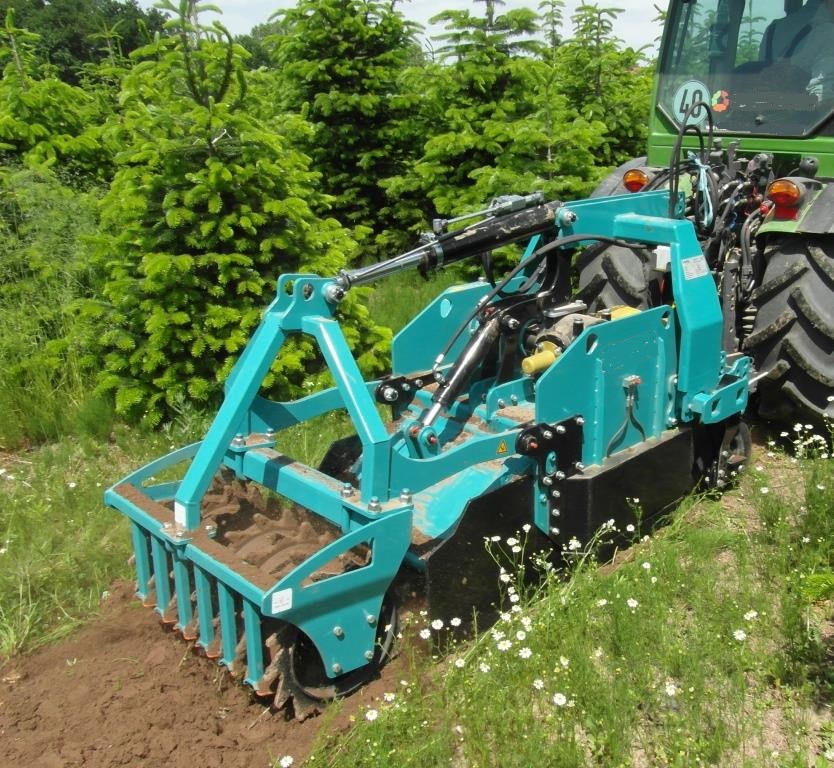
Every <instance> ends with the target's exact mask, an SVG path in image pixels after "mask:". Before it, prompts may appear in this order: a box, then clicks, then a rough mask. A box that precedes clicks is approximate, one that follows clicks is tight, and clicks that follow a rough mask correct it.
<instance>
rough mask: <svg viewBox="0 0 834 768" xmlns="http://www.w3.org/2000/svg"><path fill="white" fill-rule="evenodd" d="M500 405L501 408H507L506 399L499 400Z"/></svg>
mask: <svg viewBox="0 0 834 768" xmlns="http://www.w3.org/2000/svg"><path fill="white" fill-rule="evenodd" d="M498 407H499V408H506V407H507V403H506V401H505V400H499V401H498Z"/></svg>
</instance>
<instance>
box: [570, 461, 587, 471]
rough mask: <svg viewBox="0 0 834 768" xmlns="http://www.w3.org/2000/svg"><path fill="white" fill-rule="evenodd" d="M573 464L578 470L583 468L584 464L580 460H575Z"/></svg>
mask: <svg viewBox="0 0 834 768" xmlns="http://www.w3.org/2000/svg"><path fill="white" fill-rule="evenodd" d="M573 466H574V467H576V469H577V470H578V471H579V472H581V471H582V470H583V469H585V465H584V464H583V463H582V462H581V461H577V462H576V464H574V465H573Z"/></svg>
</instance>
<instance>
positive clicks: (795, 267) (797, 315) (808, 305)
mask: <svg viewBox="0 0 834 768" xmlns="http://www.w3.org/2000/svg"><path fill="white" fill-rule="evenodd" d="M765 260H766V264H767V266H766V267H765V273H764V278H763V280H762V283H761V285H760V286H759V287H758V288H756V289H755V291H754V292H753V295H752V301H753V306H754V307H755V309H756V320H755V323H754V325H753V332H752V333H751V334H750V336H748V337H747V338H746V339H745V340H744V350H745V351H746V352H747V353H748V354H749V355H750V356H751V357H752V358H753V360H754V361H755V363H756V368H757V370H758V371H759V372H760V373H766V372H770V375H769V376H766V377H765V378H763V379H762V380H761V381H760V382H759V387H758V410H759V414H760V415H761V416H763V417H764V418H766V419H772V420H775V421H782V422H787V421H789V420H796V419H800V418H801V419H808V420H811V421H814V422H816V424H817V425H820V424H822V423H824V422H825V420H826V419H831V418H834V402H832V396H834V239H832V238H830V237H828V238H826V237H807V238H803V237H782V238H779V239H777V240H773V241H772V242H771V243H770V244H769V245H768V246H767V248H766V249H765Z"/></svg>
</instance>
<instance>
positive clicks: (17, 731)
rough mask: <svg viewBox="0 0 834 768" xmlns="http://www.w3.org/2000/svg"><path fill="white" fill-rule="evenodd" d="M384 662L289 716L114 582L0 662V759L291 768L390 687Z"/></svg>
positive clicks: (169, 767)
mask: <svg viewBox="0 0 834 768" xmlns="http://www.w3.org/2000/svg"><path fill="white" fill-rule="evenodd" d="M396 666H397V665H396V663H395V664H394V665H392V667H391V669H390V670H386V671H385V678H383V679H379V680H375V681H373V682H372V683H371V684H370V685H368V686H366V687H365V688H364V689H362V690H361V691H359V692H357V693H356V694H354V695H352V696H350V697H349V698H348V699H346V700H344V702H343V703H342V705H341V706H340V707H339V708H338V713H337V714H336V715H335V717H331V716H327V717H314V718H311V719H309V720H307V721H305V722H303V723H299V722H297V721H295V720H294V719H288V718H287V716H286V715H285V713H283V712H278V713H274V712H270V710H269V709H267V708H266V707H264V705H263V704H261V703H259V702H258V701H256V700H254V699H253V696H252V695H251V694H250V693H249V691H248V690H247V689H246V688H244V687H243V686H241V685H239V684H238V683H237V682H235V681H234V680H233V679H231V677H230V676H229V675H228V673H226V672H225V671H223V670H222V669H221V668H220V667H218V666H217V664H216V663H215V662H212V661H210V660H208V659H206V658H202V657H198V656H197V655H196V654H195V653H194V652H193V650H192V649H191V647H190V645H189V644H187V643H185V642H184V641H183V640H182V639H181V638H180V637H179V636H178V635H176V634H174V633H173V632H171V631H168V630H166V629H165V628H164V627H162V626H161V625H160V623H159V621H158V620H157V617H156V614H155V613H153V612H152V611H151V610H149V609H147V608H143V607H141V605H140V604H139V601H138V600H137V599H136V598H135V596H134V593H133V585H132V584H129V583H126V582H125V583H118V584H116V585H114V587H113V590H112V591H111V594H110V596H109V597H108V598H107V599H106V600H105V602H104V604H103V608H102V613H101V615H100V616H99V617H97V618H95V619H93V620H92V621H91V622H90V623H89V624H87V625H86V626H85V627H84V628H83V629H82V630H81V631H79V632H78V633H76V634H75V635H73V637H71V638H70V639H69V640H67V641H65V642H62V643H60V644H57V645H52V646H49V647H46V648H43V649H41V650H39V651H36V652H35V653H33V654H30V655H28V656H24V657H20V658H15V659H12V660H10V661H8V662H6V663H5V664H4V665H3V666H2V667H0V766H9V767H11V766H38V767H39V768H70V767H74V766H85V768H110V767H111V766H135V765H142V766H148V767H149V768H153V767H154V766H163V765H164V766H166V768H194V767H195V766H200V768H215V767H218V766H222V767H223V768H244V767H245V768H250V766H251V767H252V768H267V766H272V765H273V764H274V761H275V760H277V759H278V758H280V757H282V756H284V755H292V756H293V758H294V760H295V765H300V764H301V763H302V762H303V760H304V759H305V758H306V757H307V755H308V754H309V753H310V751H311V749H312V747H313V744H314V742H315V739H316V737H317V734H318V732H319V730H320V729H321V728H322V727H323V726H324V725H326V726H327V729H328V733H331V734H332V733H334V732H336V731H339V730H342V729H346V728H348V727H349V725H350V721H351V717H352V716H355V715H356V713H357V712H363V711H364V710H365V708H367V707H369V706H373V705H374V702H376V701H377V700H379V699H380V698H381V697H382V694H383V692H384V691H385V690H392V683H390V682H387V679H390V678H391V676H392V675H396ZM386 686H387V687H386ZM360 716H361V714H360Z"/></svg>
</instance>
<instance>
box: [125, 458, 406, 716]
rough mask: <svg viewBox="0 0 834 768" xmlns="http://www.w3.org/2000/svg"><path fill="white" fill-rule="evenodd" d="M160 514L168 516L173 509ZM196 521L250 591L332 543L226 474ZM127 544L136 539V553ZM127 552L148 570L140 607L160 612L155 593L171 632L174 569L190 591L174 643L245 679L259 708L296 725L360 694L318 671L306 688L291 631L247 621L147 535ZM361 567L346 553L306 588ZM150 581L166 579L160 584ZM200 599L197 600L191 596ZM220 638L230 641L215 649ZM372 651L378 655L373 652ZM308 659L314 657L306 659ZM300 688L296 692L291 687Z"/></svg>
mask: <svg viewBox="0 0 834 768" xmlns="http://www.w3.org/2000/svg"><path fill="white" fill-rule="evenodd" d="M167 507H168V511H169V512H170V511H171V510H172V508H173V503H171V504H168V505H167ZM201 516H202V518H201V522H202V526H203V528H204V530H212V533H211V534H210V536H211V538H212V539H213V541H214V544H216V545H220V547H222V548H223V549H224V550H225V557H224V561H225V560H228V562H229V563H237V564H243V565H244V567H248V568H255V569H257V571H258V572H259V574H260V578H259V579H258V581H259V582H260V583H270V584H274V583H275V582H277V581H278V580H279V579H281V578H282V577H283V576H285V575H286V574H287V573H289V572H290V571H291V570H292V569H293V568H295V567H296V566H298V565H300V564H301V563H303V562H304V561H305V560H307V559H308V558H309V557H310V556H311V555H313V554H314V553H315V552H318V551H319V550H320V549H322V548H323V547H325V546H327V545H328V544H330V543H331V542H333V541H335V540H336V539H338V538H339V537H340V536H341V535H342V534H341V531H340V530H339V529H338V528H337V527H336V526H334V525H332V524H331V523H329V522H328V521H326V520H324V519H322V518H320V517H319V516H317V515H315V514H313V513H311V512H309V511H308V510H306V509H304V508H303V507H300V506H298V505H294V504H290V503H288V502H286V501H285V500H283V499H281V498H279V497H278V496H276V495H274V494H270V493H268V492H266V491H264V490H263V489H262V488H261V487H260V486H257V485H255V484H254V483H247V482H244V481H241V480H239V479H237V478H236V477H235V476H234V475H233V474H232V473H230V472H228V471H226V470H221V471H220V472H218V474H217V476H216V477H215V479H214V481H213V482H212V485H211V487H210V488H209V490H208V491H207V492H206V494H205V496H204V498H203V503H202V508H201ZM137 535H138V536H139V537H140V540H139V541H138V543H137V538H136V537H137ZM134 546H135V547H138V548H136V549H135V552H137V555H136V556H135V557H136V559H137V560H138V559H140V558H139V555H138V553H139V551H140V550H141V549H144V553H143V555H144V560H145V562H147V563H149V566H148V567H149V568H150V571H151V573H150V575H149V578H147V580H146V583H145V587H144V597H143V602H144V604H145V605H149V606H150V605H156V607H157V610H159V609H160V605H159V594H160V589H159V588H160V586H161V587H162V592H161V594H164V595H166V596H169V597H168V598H167V599H166V600H165V601H164V605H163V606H162V607H163V608H164V610H162V611H160V613H161V614H162V621H163V623H164V624H166V625H168V626H170V625H174V624H177V623H178V622H177V619H176V617H177V616H178V604H177V598H176V591H177V590H176V589H175V587H176V579H177V574H176V573H175V571H176V569H177V568H179V569H180V573H179V574H178V576H179V578H180V580H182V578H183V575H182V570H183V569H186V570H187V580H188V583H189V584H190V585H191V587H190V588H189V590H188V592H186V594H190V598H191V599H190V603H191V610H190V614H189V617H188V620H187V621H185V622H183V623H182V624H181V625H180V626H178V627H177V628H178V630H179V631H180V633H181V635H182V637H183V639H185V640H188V641H191V642H197V643H198V645H199V647H200V648H201V649H202V651H203V653H204V655H205V656H206V657H207V658H209V659H217V660H218V661H219V662H220V663H222V664H223V665H224V666H226V668H227V669H228V670H229V672H230V673H231V675H232V676H233V677H234V678H236V679H238V680H242V679H243V678H244V677H246V681H247V682H248V683H250V684H251V685H252V687H253V688H254V691H255V694H256V695H257V696H258V697H259V698H262V699H267V700H268V699H271V702H270V703H271V706H272V707H274V708H275V709H276V710H282V709H283V710H286V711H290V710H291V711H292V713H293V715H294V717H295V719H296V720H299V721H301V720H305V719H306V718H308V717H310V716H311V715H314V714H316V713H318V712H319V711H320V710H321V707H322V705H323V703H324V702H326V701H328V700H330V699H332V698H335V697H336V696H340V695H346V694H347V693H350V692H351V691H353V690H355V689H356V688H358V687H359V685H360V684H361V683H359V682H357V681H358V679H359V675H357V673H350V674H348V675H345V676H344V677H345V678H349V679H346V680H345V681H341V679H337V680H335V681H334V680H330V679H327V678H325V677H324V676H323V671H322V673H321V678H320V679H316V680H312V681H311V680H310V679H309V678H310V674H309V669H311V668H312V667H313V666H315V665H314V664H311V663H310V659H309V657H310V655H311V648H312V646H311V644H310V643H309V641H307V639H306V637H305V636H304V635H303V634H302V633H301V632H299V631H298V630H297V629H296V628H295V627H294V626H292V625H290V624H287V623H285V622H282V621H280V620H279V619H273V618H270V617H264V616H261V615H260V614H259V613H257V614H253V611H252V605H251V604H250V605H249V611H248V612H249V615H248V617H247V615H246V613H247V606H246V601H245V600H243V599H242V598H241V597H240V595H236V594H234V593H233V591H232V590H231V589H230V588H228V587H226V586H225V585H223V584H221V583H220V582H219V581H218V580H217V579H215V578H213V577H211V576H208V575H207V574H206V573H205V572H204V571H202V569H198V568H197V567H196V566H195V565H194V563H192V562H190V561H188V560H187V559H179V558H177V557H176V556H175V555H174V554H173V553H171V552H167V553H166V552H165V551H164V550H163V549H162V547H161V545H160V544H159V542H158V541H156V540H154V536H153V534H149V533H148V532H147V531H141V533H139V532H138V527H137V528H136V529H135V530H134ZM370 557H371V552H370V549H369V548H368V547H367V546H365V545H361V546H357V547H354V548H352V549H350V550H348V551H347V552H345V553H343V554H342V555H340V556H339V557H337V558H335V559H334V560H332V561H331V562H329V563H327V564H326V565H325V566H324V567H322V568H321V569H319V570H318V571H317V572H316V573H314V574H312V575H311V577H310V579H309V581H310V582H316V581H320V580H323V579H327V578H330V577H332V576H338V575H340V574H343V573H345V572H347V571H350V570H353V569H356V568H361V567H363V566H365V565H367V564H368V563H369V561H370ZM163 563H164V565H163ZM198 571H199V572H198ZM157 572H161V573H165V575H166V578H165V579H163V580H162V582H163V583H162V584H160V583H159V578H158V573H157ZM198 582H199V583H198ZM201 585H202V586H201ZM201 591H202V599H200V597H199V595H198V593H200V592H201ZM140 594H142V589H140ZM208 607H210V609H211V610H210V613H211V618H210V620H209V621H206V620H205V618H204V617H203V618H202V620H201V616H200V610H201V609H202V610H203V612H204V613H205V612H209V611H207V610H206V609H207V608H208ZM394 623H395V622H394ZM385 624H386V626H390V625H391V624H392V622H391V621H386V622H385ZM201 628H202V631H201ZM224 632H225V633H226V634H227V635H230V636H231V635H233V637H227V638H225V639H224V637H223V635H224ZM248 633H252V634H254V633H258V634H259V635H260V637H258V638H257V643H253V641H252V639H251V638H249V637H248ZM204 634H205V635H208V636H209V638H210V639H209V641H208V642H205V641H203V635H204ZM388 634H390V632H389V633H388ZM388 634H386V636H385V637H384V638H383V640H384V641H385V642H386V643H388V641H389V639H390V638H389V637H388ZM379 645H380V646H382V643H379ZM388 645H390V643H388ZM253 650H254V651H255V653H256V655H257V656H260V658H259V659H258V660H257V662H256V664H255V667H254V668H255V669H257V670H258V672H259V673H258V674H256V675H255V676H254V679H253V675H252V669H250V667H251V666H252V665H251V663H250V659H249V658H248V657H249V654H250V652H252V651H253ZM312 653H314V654H315V651H314V650H313V651H312ZM386 653H387V652H386ZM316 656H317V654H316ZM299 665H303V667H304V671H303V672H299V670H298V669H297V667H298V666H299ZM320 666H321V664H320V662H319V667H320ZM378 666H379V665H378V664H369V665H368V670H367V671H365V672H364V674H365V676H366V677H365V679H367V676H368V675H371V676H372V675H373V674H375V673H376V670H377V668H378ZM362 671H363V670H358V671H357V672H362ZM300 678H301V679H303V682H300V681H299V680H300ZM364 681H365V680H362V682H364Z"/></svg>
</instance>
